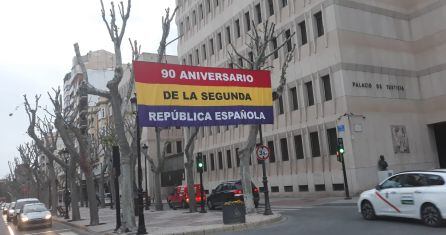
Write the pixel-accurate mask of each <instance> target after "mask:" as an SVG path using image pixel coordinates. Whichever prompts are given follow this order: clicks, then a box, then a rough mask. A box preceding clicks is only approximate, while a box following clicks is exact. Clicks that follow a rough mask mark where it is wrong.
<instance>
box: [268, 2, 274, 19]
mask: <svg viewBox="0 0 446 235" xmlns="http://www.w3.org/2000/svg"><path fill="white" fill-rule="evenodd" d="M268 9H269V16H272V15H274V2H273V0H268Z"/></svg>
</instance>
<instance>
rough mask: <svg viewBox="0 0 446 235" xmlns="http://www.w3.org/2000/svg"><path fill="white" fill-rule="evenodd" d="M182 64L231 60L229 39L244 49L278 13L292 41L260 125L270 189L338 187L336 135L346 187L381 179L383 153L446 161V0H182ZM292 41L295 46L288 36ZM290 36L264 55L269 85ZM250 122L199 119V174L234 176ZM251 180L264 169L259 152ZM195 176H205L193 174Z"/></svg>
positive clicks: (208, 183) (394, 158)
mask: <svg viewBox="0 0 446 235" xmlns="http://www.w3.org/2000/svg"><path fill="white" fill-rule="evenodd" d="M177 6H178V7H179V11H178V14H177V17H176V23H177V26H178V31H179V34H182V35H183V36H182V37H181V38H180V40H179V43H178V60H179V61H180V62H181V64H186V65H198V66H210V67H232V64H231V62H230V61H229V60H230V59H229V56H228V52H230V51H231V47H230V46H229V44H230V43H232V44H233V45H234V46H235V47H236V48H237V50H238V51H240V52H241V53H242V54H243V55H244V56H246V57H247V58H249V57H250V53H252V52H251V51H248V49H247V47H246V45H245V43H247V42H249V40H250V38H249V37H248V36H247V34H248V33H249V32H252V29H253V28H254V27H262V23H264V22H265V21H267V20H268V21H269V22H274V23H275V24H276V30H277V31H284V36H283V37H277V39H276V42H273V43H271V50H273V49H274V48H275V47H277V45H278V44H279V45H280V43H281V42H283V41H284V40H285V37H289V36H291V35H293V33H294V36H292V38H291V43H292V44H296V46H297V48H296V50H295V51H294V59H293V61H292V62H291V63H290V65H289V68H288V70H287V84H286V92H284V94H283V96H282V97H281V98H280V99H278V100H277V101H276V102H275V103H274V111H275V117H274V119H275V121H274V124H273V125H263V136H264V143H265V144H266V145H268V146H269V147H270V148H271V149H272V150H273V154H272V156H271V157H270V159H269V160H268V161H267V174H268V180H269V186H270V187H271V188H270V191H271V192H272V193H273V194H274V193H305V194H332V195H337V194H339V195H341V194H343V190H344V183H343V176H342V169H341V164H340V163H339V162H338V161H337V159H336V155H335V153H336V142H337V138H338V137H341V138H343V141H344V146H345V155H344V156H345V163H346V168H347V178H348V182H349V186H350V190H351V191H353V193H358V192H360V191H362V190H365V189H368V188H370V187H373V186H374V185H376V184H377V183H378V175H377V171H378V168H377V162H378V159H379V156H380V155H383V156H384V157H385V159H386V161H387V162H388V164H389V169H391V170H394V171H395V172H398V171H404V170H413V169H418V170H421V169H433V168H439V167H441V168H445V167H446V147H445V146H446V144H444V142H445V138H446V79H445V76H446V40H445V39H446V24H444V23H443V22H445V21H446V14H445V12H446V1H441V0H425V1H417V0H373V1H369V0H243V1H236V0H184V1H180V0H177ZM292 44H291V45H292ZM289 49H290V45H286V46H285V47H283V48H282V49H281V50H280V51H279V53H277V54H276V55H273V56H272V57H271V58H270V59H269V61H268V62H267V63H268V64H269V65H270V66H273V69H272V86H273V89H274V88H276V87H277V86H278V81H279V78H278V76H279V72H280V65H281V64H282V62H283V60H284V56H285V54H286V52H287V50H289ZM247 136H248V127H247V126H243V125H239V126H212V127H203V128H201V129H200V132H199V134H198V138H197V140H196V143H195V152H196V153H197V152H201V153H202V154H203V156H205V159H206V163H207V167H206V169H205V172H204V182H205V187H206V188H207V189H213V188H214V187H215V186H216V185H217V184H219V183H220V182H221V181H224V180H229V179H239V178H240V174H239V164H240V161H239V159H238V156H237V150H238V149H240V148H242V147H243V143H244V141H245V140H246V138H247ZM251 172H252V176H253V182H254V183H255V184H256V185H257V186H262V184H261V177H262V169H261V165H260V164H258V162H257V160H256V158H255V157H254V156H252V159H251ZM196 179H198V178H196Z"/></svg>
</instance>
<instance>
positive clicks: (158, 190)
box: [154, 127, 163, 211]
mask: <svg viewBox="0 0 446 235" xmlns="http://www.w3.org/2000/svg"><path fill="white" fill-rule="evenodd" d="M160 132H161V129H160V128H158V127H155V137H156V150H157V151H156V157H157V160H158V165H159V164H160V163H161V161H162V160H161V157H162V156H161V135H160ZM162 170H163V169H159V170H157V171H155V172H154V173H155V209H156V210H157V211H162V210H163V202H162V199H161V178H160V177H161V171H162Z"/></svg>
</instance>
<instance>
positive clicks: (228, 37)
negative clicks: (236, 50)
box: [226, 26, 231, 44]
mask: <svg viewBox="0 0 446 235" xmlns="http://www.w3.org/2000/svg"><path fill="white" fill-rule="evenodd" d="M226 41H227V42H228V44H230V43H231V27H229V26H226Z"/></svg>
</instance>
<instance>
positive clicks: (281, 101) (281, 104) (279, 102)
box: [277, 96, 284, 115]
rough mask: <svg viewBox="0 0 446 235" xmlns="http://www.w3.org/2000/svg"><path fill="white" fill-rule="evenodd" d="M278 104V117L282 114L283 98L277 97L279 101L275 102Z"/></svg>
mask: <svg viewBox="0 0 446 235" xmlns="http://www.w3.org/2000/svg"><path fill="white" fill-rule="evenodd" d="M277 103H278V106H279V107H278V111H279V115H281V114H283V112H284V111H283V96H279V99H278V101H277Z"/></svg>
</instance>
